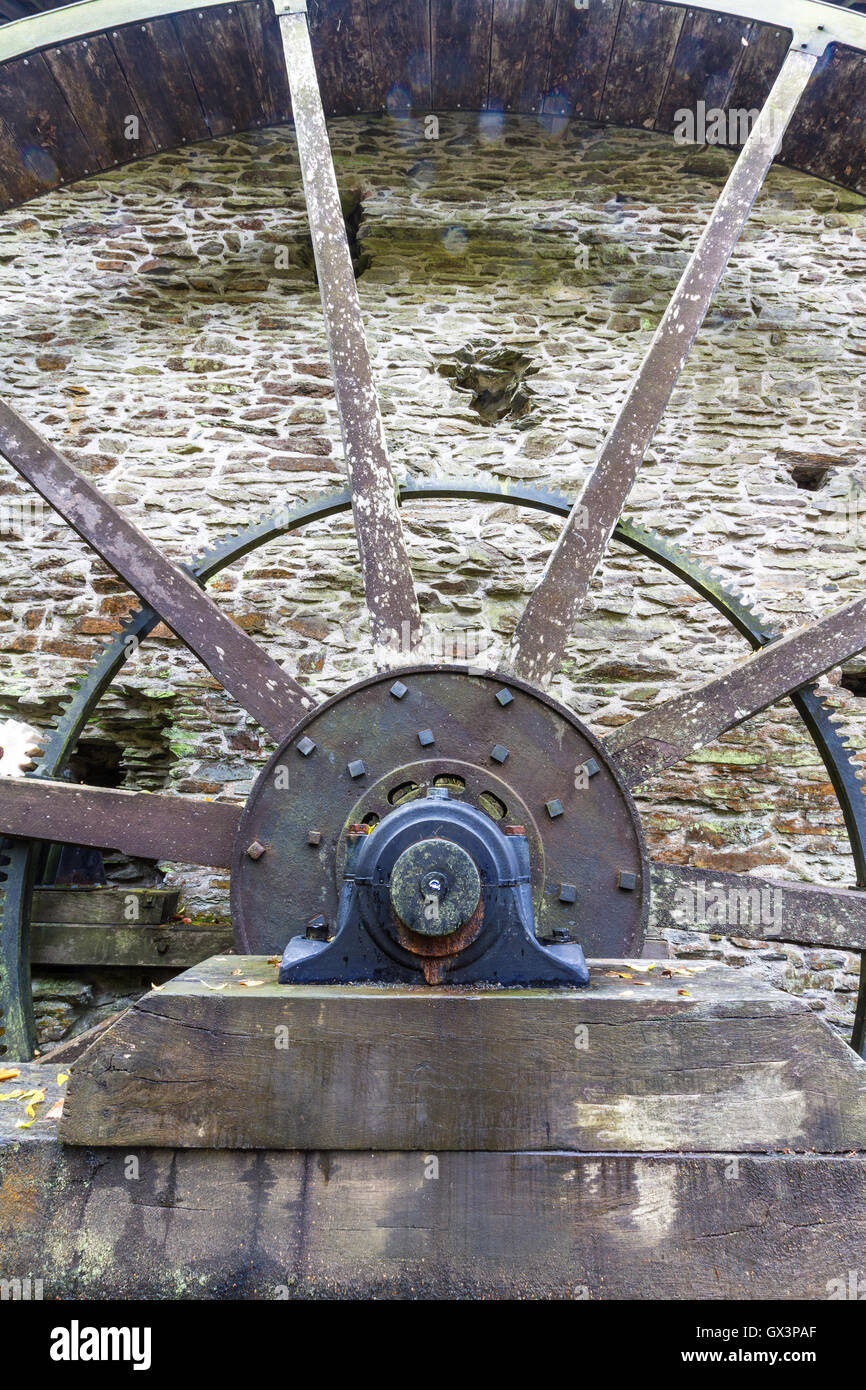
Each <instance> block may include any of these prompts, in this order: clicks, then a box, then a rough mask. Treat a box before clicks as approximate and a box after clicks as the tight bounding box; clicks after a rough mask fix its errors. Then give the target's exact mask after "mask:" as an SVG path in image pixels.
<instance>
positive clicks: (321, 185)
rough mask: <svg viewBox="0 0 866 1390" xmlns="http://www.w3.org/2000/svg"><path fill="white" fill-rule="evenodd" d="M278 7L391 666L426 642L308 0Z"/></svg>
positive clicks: (361, 538) (376, 629)
mask: <svg viewBox="0 0 866 1390" xmlns="http://www.w3.org/2000/svg"><path fill="white" fill-rule="evenodd" d="M276 8H277V12H278V14H279V16H280V20H279V22H280V34H281V37H282V43H283V51H284V53H285V60H286V70H287V72H288V78H289V87H290V89H291V94H292V115H293V118H294V123H295V133H296V136H297V141H298V157H299V159H300V164H301V174H302V176H303V181H304V194H305V196H306V200H307V212H308V215H309V219H310V233H311V235H312V239H313V252H314V255H315V260H316V272H317V275H318V278H319V290H320V293H321V297H322V310H323V312H324V316H325V329H326V333H327V338H328V351H329V353H330V358H331V370H332V373H333V377H334V391H335V394H336V398H337V409H338V412H339V416H340V428H341V431H342V438H343V450H344V453H345V457H346V471H347V473H348V477H349V484H350V487H351V491H352V512H353V515H354V520H355V530H356V532H357V537H358V550H359V552H360V557H361V571H362V574H363V578H364V590H365V594H366V599H367V608H368V609H369V611H370V617H371V621H372V625H373V640H374V642H375V644H376V647H377V653H378V657H379V660H380V663H381V664H383V665H391V664H395V663H397V662H398V661H399V659H400V657H401V656H404V657H406V658H408V657H409V655H410V654H411V652H412V649H413V648H414V647H415V646H416V645H417V643H418V642H419V641H420V638H421V615H420V611H419V608H418V599H417V597H416V594H415V586H414V583H413V579H412V570H411V566H410V564H409V555H408V552H407V550H406V543H405V540H404V537H403V530H402V526H401V524H400V516H399V512H398V509H397V494H396V488H395V485H394V478H393V474H392V472H391V464H390V461H389V459H388V450H387V446H386V443H385V431H384V429H383V426H382V416H381V413H380V410H379V400H378V397H377V394H376V386H375V383H374V381H373V368H372V364H371V362H370V353H369V349H368V347H367V339H366V336H365V334H364V324H363V320H362V318H361V303H360V300H359V298H358V288H357V285H356V284H355V273H354V270H353V269H352V258H351V255H350V252H349V243H348V239H347V237H346V227H345V223H344V221H343V214H342V209H341V206H340V195H339V192H338V190H337V179H336V175H335V173H334V164H333V160H332V158H331V146H330V143H329V141H328V131H327V127H326V125H325V113H324V111H323V109H322V98H321V94H320V92H319V83H318V79H317V76H316V68H315V63H314V61H313V51H312V47H311V44H310V33H309V29H308V27H307V13H306V4H305V0H283V3H282V4H280V3H277V7H276ZM281 11H282V12H281Z"/></svg>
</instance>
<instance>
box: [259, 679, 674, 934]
mask: <svg viewBox="0 0 866 1390" xmlns="http://www.w3.org/2000/svg"><path fill="white" fill-rule="evenodd" d="M311 745H312V746H311ZM434 784H435V785H444V786H447V787H449V789H450V791H451V794H452V796H455V797H460V798H461V799H465V800H467V801H469V802H471V803H472V804H473V805H476V806H479V807H480V808H481V809H482V810H485V811H486V812H487V814H489V815H491V816H492V817H493V818H494V819H495V820H497V821H498V822H499V823H500V825H501V826H502V827H503V828H505V827H506V826H507V825H509V824H512V825H513V824H520V825H524V826H525V829H526V832H527V836H528V839H529V844H530V858H531V861H532V879H533V898H534V902H535V913H536V928H537V931H538V934H539V936H540V937H542V938H546V937H550V936H552V935H553V932H554V929H560V930H563V929H564V930H565V931H566V932H567V933H568V936H569V937H570V938H572V939H574V940H577V941H579V942H580V944H581V945H582V946H583V948H584V951H585V953H586V954H587V955H588V956H629V955H634V954H637V953H638V952H639V951H640V948H641V945H642V941H643V930H644V925H645V921H646V915H647V910H648V904H649V881H648V880H649V875H648V869H647V864H646V857H645V853H644V847H643V838H642V835H641V830H640V824H639V821H638V818H637V814H636V812H635V808H634V804H633V802H632V800H631V797H630V795H629V793H628V791H627V789H626V788H625V787H624V786H623V784H622V783H621V781H620V780H619V778H618V776H617V774H616V772H615V770H614V768H613V766H612V764H611V763H610V762H609V760H608V759H607V757H606V755H605V753H604V750H603V748H602V745H601V744H600V743H599V741H598V740H597V739H596V738H594V737H593V735H592V734H590V733H589V731H588V730H587V729H585V728H584V727H583V726H582V725H581V723H580V722H579V720H578V719H576V718H575V716H574V715H573V714H571V713H570V711H568V710H566V709H564V708H563V707H562V706H561V705H557V704H556V703H555V702H554V701H552V700H550V699H549V698H548V697H546V696H544V695H541V694H540V693H539V692H537V691H535V690H533V689H532V688H531V687H529V686H526V685H524V684H523V683H522V682H520V681H516V680H514V679H512V678H510V677H501V676H495V675H479V674H469V673H468V672H467V671H466V670H464V669H460V668H445V669H443V668H441V667H440V668H418V669H415V670H408V671H402V672H400V673H399V674H395V673H393V672H391V673H388V674H385V675H379V676H375V677H373V678H372V679H371V680H367V681H363V682H361V683H360V684H359V685H356V686H353V687H351V688H350V689H349V690H346V691H345V692H343V693H342V694H340V695H338V696H336V697H335V698H334V699H333V700H330V701H328V702H327V703H326V704H324V705H322V706H321V707H320V708H319V709H318V710H316V711H315V712H314V713H313V714H312V715H310V716H309V717H308V718H307V719H306V720H304V721H303V722H302V723H301V724H299V725H298V727H297V728H296V729H295V730H294V731H293V733H292V734H291V736H290V738H289V739H287V740H286V742H285V743H284V744H282V745H281V747H280V748H279V749H278V750H277V752H276V753H275V754H274V756H273V758H272V759H271V761H270V762H269V763H268V765H267V767H266V768H265V769H264V771H263V772H262V774H261V776H260V777H259V779H258V781H257V783H256V785H255V787H254V788H253V792H252V795H251V796H250V798H249V801H248V802H247V806H246V809H245V811H244V815H243V818H242V820H241V825H240V832H239V835H238V841H237V844H236V847H235V855H234V862H233V865H232V915H233V920H234V926H235V936H236V939H237V942H238V946H239V948H240V949H241V950H243V951H246V952H252V953H255V954H260V953H262V954H271V953H274V952H281V951H282V950H283V948H284V947H285V944H286V942H287V941H288V939H289V937H291V936H296V935H297V934H298V933H299V932H302V931H303V930H304V927H305V924H306V922H307V921H308V920H309V918H311V917H313V916H317V915H319V914H322V915H324V916H325V917H326V918H327V919H328V922H329V923H330V925H331V928H332V930H333V927H334V925H335V923H336V916H337V903H338V898H339V891H340V887H341V883H342V862H343V858H344V853H343V846H344V842H345V832H346V827H347V826H348V825H349V824H351V823H352V822H355V821H358V820H363V819H367V820H368V823H372V824H375V822H376V821H377V820H380V819H381V818H382V817H383V816H386V815H387V814H388V813H389V812H390V811H391V810H393V809H394V807H395V806H397V805H400V804H403V803H404V802H405V800H406V799H407V798H408V797H412V796H416V795H425V794H426V791H427V788H428V787H429V786H431V785H434ZM373 833H374V834H375V830H374V831H373ZM254 845H257V847H256V849H255V850H254V853H255V854H257V855H258V857H257V858H253V857H251V856H250V855H248V854H247V848H248V847H250V846H254ZM260 846H264V853H259V848H258V847H260Z"/></svg>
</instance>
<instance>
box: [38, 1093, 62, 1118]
mask: <svg viewBox="0 0 866 1390" xmlns="http://www.w3.org/2000/svg"><path fill="white" fill-rule="evenodd" d="M62 1114H63V1097H62V1096H61V1097H60V1099H59V1100H56V1101H55V1102H54V1104H53V1105H52V1107H51V1109H50V1110H46V1112H45V1114H44V1115H43V1116H42V1119H43V1120H59V1119H60V1116H61V1115H62Z"/></svg>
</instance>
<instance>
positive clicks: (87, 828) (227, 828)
mask: <svg viewBox="0 0 866 1390" xmlns="http://www.w3.org/2000/svg"><path fill="white" fill-rule="evenodd" d="M240 817H241V807H240V806H232V805H230V804H229V803H228V802H222V801H193V800H188V799H186V798H184V797H180V796H152V795H151V794H150V793H149V792H134V791H117V790H109V789H107V788H105V787H87V786H79V785H77V784H76V783H74V782H51V781H49V780H48V779H47V778H41V777H6V778H3V779H2V780H0V835H8V836H12V837H15V838H27V839H31V838H32V839H37V840H54V841H59V842H61V843H64V844H73V845H91V846H93V847H95V848H96V849H115V850H120V851H121V852H122V853H124V854H134V855H136V856H138V857H139V858H141V859H174V860H178V861H180V862H182V863H184V864H209V865H215V866H216V867H218V868H227V867H228V866H229V865H230V863H231V852H232V846H233V845H234V840H235V835H236V833H237V828H238V823H239V821H240Z"/></svg>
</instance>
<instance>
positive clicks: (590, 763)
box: [583, 758, 601, 777]
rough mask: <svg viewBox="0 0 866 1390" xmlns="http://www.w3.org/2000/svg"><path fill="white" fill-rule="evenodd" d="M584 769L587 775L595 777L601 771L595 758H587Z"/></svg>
mask: <svg viewBox="0 0 866 1390" xmlns="http://www.w3.org/2000/svg"><path fill="white" fill-rule="evenodd" d="M583 770H584V772H585V773H586V775H587V777H594V776H595V774H596V773H597V772H601V768H600V767H599V765H598V763H597V762H596V761H595V758H587V760H586V762H585V763H584V764H583Z"/></svg>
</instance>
